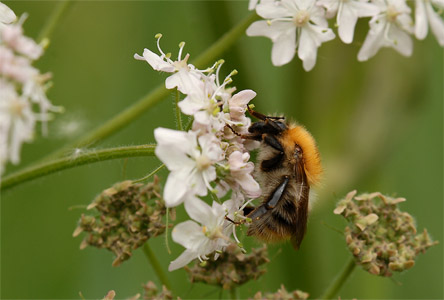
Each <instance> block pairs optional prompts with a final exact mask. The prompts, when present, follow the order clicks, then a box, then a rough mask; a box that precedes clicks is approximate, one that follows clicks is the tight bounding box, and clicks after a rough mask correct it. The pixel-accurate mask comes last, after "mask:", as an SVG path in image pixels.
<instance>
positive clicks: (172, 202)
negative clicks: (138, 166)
mask: <svg viewBox="0 0 444 300" xmlns="http://www.w3.org/2000/svg"><path fill="white" fill-rule="evenodd" d="M161 36H162V35H161V34H158V35H156V38H157V48H158V52H159V53H160V54H159V55H157V54H155V53H154V52H152V51H150V50H148V49H145V50H144V52H143V55H137V54H136V55H135V58H136V59H138V60H144V61H146V62H147V63H148V64H149V65H150V66H151V67H152V68H153V69H154V70H157V71H163V72H167V73H170V74H171V75H169V77H168V78H167V79H166V80H165V86H166V88H169V89H171V88H177V91H179V92H180V93H181V94H178V99H177V101H178V103H177V106H178V108H179V109H180V113H183V114H184V115H188V116H190V117H192V119H191V120H192V123H191V126H190V128H188V129H187V131H180V130H173V129H168V128H156V129H155V130H154V136H155V138H156V142H157V146H156V151H155V153H156V156H157V157H158V158H159V159H160V160H161V161H162V162H163V163H164V164H165V166H166V167H167V168H168V170H169V171H170V173H169V175H168V178H167V181H166V184H165V189H164V194H163V197H164V199H165V205H166V206H167V207H176V206H179V205H181V204H182V203H183V204H184V206H185V210H186V212H187V214H188V215H189V216H190V219H191V220H187V221H185V222H182V223H180V224H177V226H176V227H175V228H174V229H173V231H172V238H173V241H174V242H176V243H179V244H181V245H182V246H184V247H185V251H184V252H183V253H182V254H181V255H180V256H179V257H178V258H177V259H175V260H174V261H172V262H171V263H170V265H169V268H168V269H169V270H170V271H173V270H176V269H179V268H182V267H184V266H185V265H187V264H188V263H189V262H191V261H192V260H195V259H196V258H197V259H199V260H200V261H204V260H208V259H209V258H210V257H214V259H216V258H217V257H218V255H219V252H223V251H224V249H225V248H226V247H227V246H228V245H229V244H230V243H233V242H234V241H233V240H232V239H231V235H233V236H234V239H235V240H236V242H237V243H238V244H239V240H238V239H237V237H236V232H235V230H236V229H235V226H233V223H232V222H229V221H228V220H227V219H226V218H225V217H226V216H228V215H230V216H234V215H236V216H238V217H243V212H242V206H243V205H244V203H245V201H248V200H250V199H252V198H257V197H259V196H260V195H261V189H260V187H259V184H258V183H257V182H256V180H255V179H254V177H253V175H252V174H253V171H254V165H253V163H252V162H250V161H249V160H250V155H249V153H248V151H249V150H252V149H254V148H255V147H257V144H256V143H251V142H245V140H244V139H242V138H241V137H240V136H238V135H236V134H235V133H234V132H233V131H235V132H236V133H238V134H243V133H247V130H248V127H249V126H250V125H251V120H250V118H248V117H247V116H246V115H245V112H246V110H247V106H248V104H249V102H250V101H251V100H252V99H253V98H254V97H255V96H256V93H255V92H254V91H252V90H243V91H240V92H237V93H235V91H236V88H235V87H228V85H229V84H231V83H232V81H233V80H232V76H234V75H235V74H236V73H237V71H236V70H233V71H232V72H230V73H229V74H228V75H227V76H226V77H225V78H224V79H223V80H220V78H219V75H220V73H221V72H220V70H221V66H222V64H223V61H222V60H219V61H217V62H215V63H214V65H213V66H211V67H208V68H206V69H204V70H199V69H197V68H196V67H195V66H193V65H192V64H190V63H188V58H189V54H186V55H183V53H184V52H183V51H184V45H185V43H184V42H182V43H180V44H179V54H178V56H177V60H176V61H173V60H172V59H171V58H170V57H171V55H169V54H165V53H164V51H162V49H161V48H160V38H161ZM178 122H180V120H178ZM179 128H180V126H179ZM208 195H211V196H212V197H213V198H217V199H213V200H217V201H213V203H212V204H211V206H210V205H209V204H207V202H205V201H202V198H201V197H205V196H208ZM225 196H226V197H225ZM223 197H225V199H224V200H225V201H221V199H220V198H223Z"/></svg>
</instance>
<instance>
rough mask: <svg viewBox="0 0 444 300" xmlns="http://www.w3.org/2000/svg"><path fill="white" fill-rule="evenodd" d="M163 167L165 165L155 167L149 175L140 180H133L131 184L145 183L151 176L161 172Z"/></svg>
mask: <svg viewBox="0 0 444 300" xmlns="http://www.w3.org/2000/svg"><path fill="white" fill-rule="evenodd" d="M164 167H165V164H161V165H160V166H159V167H157V168H156V169H154V170H153V171H152V172H151V173H149V174H148V175H146V176H144V177H142V178H140V179H136V180H133V182H135V183H137V182H142V181H145V180H147V179H149V178H150V177H151V176H153V175H154V174H156V173H157V172H159V171H160V170H162V169H163V168H164Z"/></svg>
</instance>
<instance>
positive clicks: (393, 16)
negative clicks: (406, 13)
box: [386, 5, 401, 23]
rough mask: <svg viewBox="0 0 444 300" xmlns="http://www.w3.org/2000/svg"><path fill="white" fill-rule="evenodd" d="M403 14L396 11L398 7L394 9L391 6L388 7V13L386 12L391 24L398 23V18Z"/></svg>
mask: <svg viewBox="0 0 444 300" xmlns="http://www.w3.org/2000/svg"><path fill="white" fill-rule="evenodd" d="M400 14H401V13H400V12H399V11H397V10H396V7H394V6H393V5H389V6H388V7H387V12H386V15H387V20H388V21H389V22H392V23H393V22H395V21H396V18H397V17H398V16H399V15H400Z"/></svg>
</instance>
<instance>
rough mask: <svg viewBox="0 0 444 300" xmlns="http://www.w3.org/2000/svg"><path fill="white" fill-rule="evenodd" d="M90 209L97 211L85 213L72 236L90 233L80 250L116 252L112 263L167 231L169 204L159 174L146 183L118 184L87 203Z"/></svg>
mask: <svg viewBox="0 0 444 300" xmlns="http://www.w3.org/2000/svg"><path fill="white" fill-rule="evenodd" d="M90 209H95V210H96V211H97V212H98V214H96V215H94V216H93V215H85V214H82V216H81V218H80V220H79V225H78V227H77V229H76V230H75V231H74V233H73V236H78V235H79V234H80V233H81V232H87V233H88V235H87V236H86V237H85V238H84V239H83V241H82V243H81V245H80V249H84V248H86V247H87V246H94V247H97V248H106V249H108V250H110V251H111V252H113V253H114V254H115V255H116V259H115V260H114V261H113V266H118V265H120V264H121V263H122V262H123V261H125V260H127V259H129V258H130V257H131V255H132V251H133V250H135V249H137V248H138V247H140V246H142V245H143V244H144V243H145V242H146V241H147V240H148V239H149V238H151V237H155V236H158V235H160V234H162V233H163V232H164V231H165V224H164V222H163V221H162V217H163V216H164V215H165V214H166V207H165V203H164V201H163V200H162V197H161V194H160V185H159V179H158V178H157V177H156V178H155V179H154V182H151V183H148V184H146V185H144V184H141V183H133V182H132V181H130V180H127V181H123V182H119V183H116V184H115V185H113V186H112V187H111V188H109V189H106V190H104V191H103V192H102V193H101V194H100V195H99V196H97V197H96V198H95V199H94V201H93V202H92V203H91V204H90V205H89V206H88V210H90Z"/></svg>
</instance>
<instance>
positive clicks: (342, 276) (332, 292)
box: [319, 257, 356, 299]
mask: <svg viewBox="0 0 444 300" xmlns="http://www.w3.org/2000/svg"><path fill="white" fill-rule="evenodd" d="M355 266H356V262H355V259H354V258H353V257H352V258H350V260H349V261H348V262H347V264H346V265H345V267H344V268H343V269H342V271H341V272H340V273H339V274H338V275H337V276H336V277H335V279H334V280H333V281H332V282H331V283H330V286H329V287H328V288H327V289H326V290H325V292H324V293H323V294H322V296H320V297H319V299H333V298H335V297H336V295H337V293H338V292H339V290H340V289H341V287H342V286H343V285H344V283H345V282H346V281H347V278H348V277H349V276H350V275H351V273H352V272H353V270H354V269H355Z"/></svg>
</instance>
